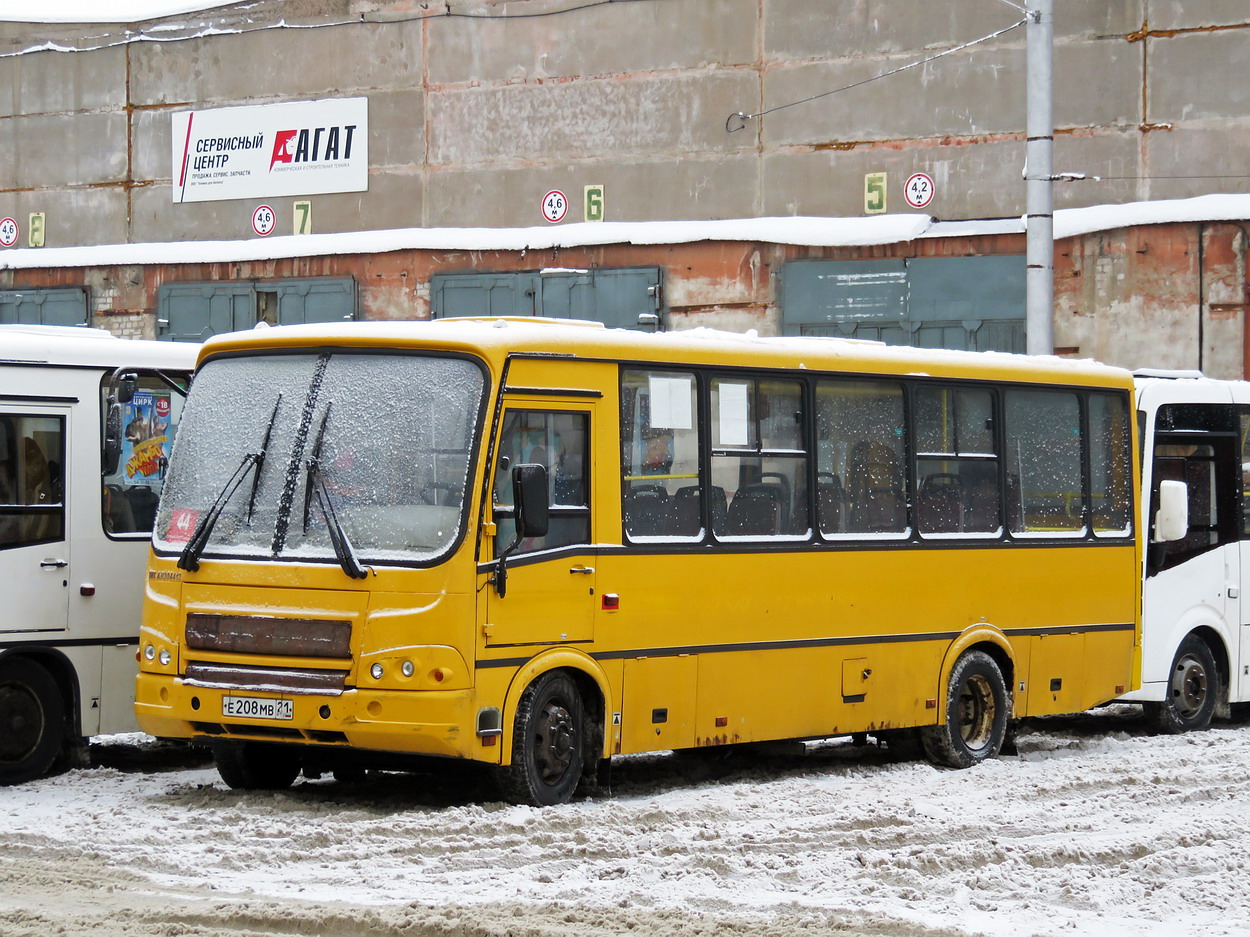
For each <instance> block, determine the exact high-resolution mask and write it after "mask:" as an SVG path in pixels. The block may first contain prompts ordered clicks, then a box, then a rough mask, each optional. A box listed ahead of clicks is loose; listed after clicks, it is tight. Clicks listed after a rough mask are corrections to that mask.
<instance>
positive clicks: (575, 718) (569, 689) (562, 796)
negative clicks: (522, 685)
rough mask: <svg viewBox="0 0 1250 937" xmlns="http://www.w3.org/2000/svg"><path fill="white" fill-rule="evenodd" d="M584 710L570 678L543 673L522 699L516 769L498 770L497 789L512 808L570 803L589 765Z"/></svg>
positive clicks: (514, 733) (513, 766) (514, 751)
mask: <svg viewBox="0 0 1250 937" xmlns="http://www.w3.org/2000/svg"><path fill="white" fill-rule="evenodd" d="M585 739H586V723H585V707H584V706H583V703H582V695H581V693H580V692H579V691H578V689H577V684H576V683H575V682H574V681H573V678H572V677H570V676H569V675H568V674H567V673H564V672H562V671H559V670H553V671H551V672H550V673H545V674H543V675H542V676H541V677H539V678H538V679H537V680H535V681H534V682H533V683H531V684H530V685H529V686H528V687H526V689H525V692H524V693H522V694H521V702H520V703H519V704H518V705H517V711H516V721H515V723H514V726H513V731H512V764H510V765H507V766H505V767H503V768H500V770H499V788H500V793H501V794H502V795H503V797H504V799H505V800H507V801H509V802H510V803H514V804H529V805H530V806H533V807H550V806H554V805H555V804H563V803H567V802H568V801H569V799H570V798H572V796H573V792H574V791H575V790H577V783H578V781H579V780H580V779H581V776H582V768H583V767H584V765H585V758H586V752H585V747H586V746H585Z"/></svg>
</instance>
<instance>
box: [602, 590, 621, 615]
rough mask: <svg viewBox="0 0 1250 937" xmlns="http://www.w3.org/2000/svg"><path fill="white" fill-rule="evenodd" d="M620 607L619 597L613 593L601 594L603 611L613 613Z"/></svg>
mask: <svg viewBox="0 0 1250 937" xmlns="http://www.w3.org/2000/svg"><path fill="white" fill-rule="evenodd" d="M620 607H621V597H620V596H619V595H617V594H616V593H615V592H605V593H604V594H603V608H604V611H608V612H614V611H616V610H617V609H619V608H620Z"/></svg>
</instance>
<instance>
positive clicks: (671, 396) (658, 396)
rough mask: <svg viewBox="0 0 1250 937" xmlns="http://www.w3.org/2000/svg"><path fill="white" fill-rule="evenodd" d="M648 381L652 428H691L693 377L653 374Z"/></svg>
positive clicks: (692, 418) (692, 424)
mask: <svg viewBox="0 0 1250 937" xmlns="http://www.w3.org/2000/svg"><path fill="white" fill-rule="evenodd" d="M647 382H648V385H649V389H650V392H651V429H691V428H692V427H693V426H694V414H693V412H692V410H691V407H690V382H691V379H690V378H688V377H659V376H657V375H654V374H652V375H650V376H649V377H648V379H647Z"/></svg>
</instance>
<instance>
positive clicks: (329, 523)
mask: <svg viewBox="0 0 1250 937" xmlns="http://www.w3.org/2000/svg"><path fill="white" fill-rule="evenodd" d="M308 485H309V487H310V488H311V487H312V486H314V485H315V486H316V494H317V505H318V506H319V507H320V508H321V513H322V515H323V516H324V517H325V519H326V531H327V532H328V533H329V534H330V545H331V546H333V547H334V556H335V559H337V560H338V561H339V566H341V567H343V572H345V573H347V575H349V576H351V577H352V578H353V579H364V578H365V577H366V576H368V575H369V574H368V572H366V571H365V568H364V567H363V566H361V565H360V561H359V560H358V559H356V551H355V550H353V549H352V543H351V541H350V540H348V539H347V531H345V530H344V529H343V525H342V523H340V521H339V516H338V514H337V513H336V512H335V510H334V502H333V501H332V500H330V490H329V488H327V487H326V480H325V476H323V475H322V474H321V469H320V468H319V467H318V465H317V463H316V462H314V461H312V460H309V462H308Z"/></svg>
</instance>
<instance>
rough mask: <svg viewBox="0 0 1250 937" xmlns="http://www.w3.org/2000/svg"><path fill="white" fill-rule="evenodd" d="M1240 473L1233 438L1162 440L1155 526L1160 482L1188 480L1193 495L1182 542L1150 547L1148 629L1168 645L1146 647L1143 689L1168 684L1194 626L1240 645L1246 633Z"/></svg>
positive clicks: (1145, 599) (1157, 452)
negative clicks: (1241, 626) (1180, 646)
mask: <svg viewBox="0 0 1250 937" xmlns="http://www.w3.org/2000/svg"><path fill="white" fill-rule="evenodd" d="M1238 469H1239V463H1238V461H1237V451H1236V440H1235V438H1234V437H1233V436H1232V435H1231V434H1217V433H1208V434H1202V435H1197V434H1185V433H1159V434H1156V436H1155V447H1154V475H1153V482H1152V489H1153V490H1152V492H1151V495H1152V503H1151V508H1150V510H1151V519H1152V522H1153V514H1154V511H1155V509H1156V507H1157V499H1158V488H1159V482H1160V481H1161V480H1166V479H1172V480H1175V481H1182V482H1184V483H1185V484H1186V486H1187V489H1188V493H1189V530H1188V532H1187V534H1186V535H1185V537H1184V538H1183V539H1182V540H1178V541H1175V542H1173V543H1151V544H1149V545H1148V547H1147V549H1148V556H1147V570H1146V582H1145V586H1144V591H1143V596H1142V614H1143V616H1144V620H1143V631H1144V632H1146V633H1148V634H1158V635H1160V636H1164V635H1167V636H1168V639H1167V640H1159V641H1153V642H1152V641H1147V642H1145V645H1144V653H1145V655H1146V656H1145V657H1144V658H1143V660H1142V681H1143V682H1144V683H1150V682H1159V681H1165V680H1167V679H1168V677H1169V673H1170V670H1171V666H1172V658H1173V656H1174V655H1175V653H1176V648H1177V646H1178V644H1179V642H1180V641H1181V639H1182V638H1183V637H1184V636H1185V635H1186V634H1187V633H1189V632H1190V631H1192V630H1193V629H1194V628H1197V627H1201V626H1206V627H1210V628H1212V629H1214V630H1216V631H1219V632H1222V633H1224V634H1226V635H1228V637H1229V640H1230V641H1233V642H1236V641H1237V637H1236V636H1235V633H1236V631H1237V630H1243V629H1239V627H1238V626H1239V622H1240V615H1241V612H1240V601H1241V600H1240V598H1239V597H1238V580H1239V579H1240V575H1241V572H1240V567H1241V550H1240V544H1239V542H1238V541H1239V538H1240V532H1241V519H1240V518H1239V517H1238V516H1237V515H1238V504H1237V499H1236V498H1235V497H1234V496H1235V494H1236V485H1237V484H1238V478H1239V473H1238ZM1152 650H1153V651H1154V653H1153V654H1152ZM1243 679H1244V678H1243Z"/></svg>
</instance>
